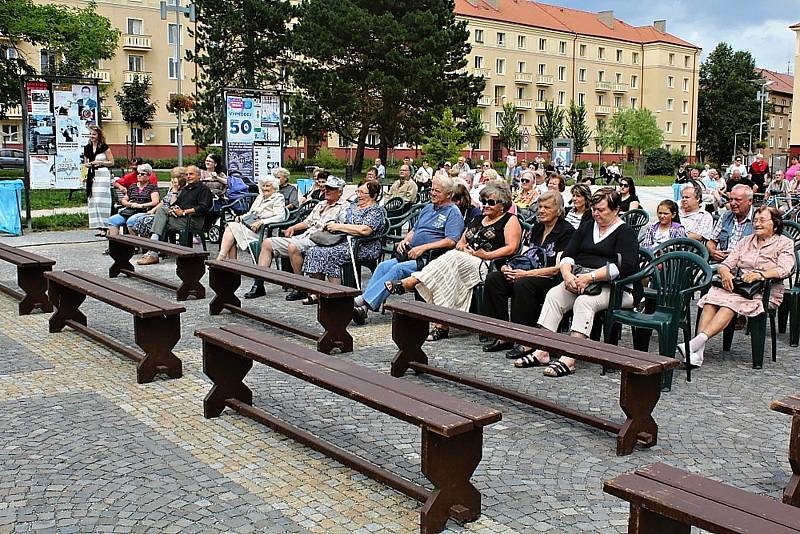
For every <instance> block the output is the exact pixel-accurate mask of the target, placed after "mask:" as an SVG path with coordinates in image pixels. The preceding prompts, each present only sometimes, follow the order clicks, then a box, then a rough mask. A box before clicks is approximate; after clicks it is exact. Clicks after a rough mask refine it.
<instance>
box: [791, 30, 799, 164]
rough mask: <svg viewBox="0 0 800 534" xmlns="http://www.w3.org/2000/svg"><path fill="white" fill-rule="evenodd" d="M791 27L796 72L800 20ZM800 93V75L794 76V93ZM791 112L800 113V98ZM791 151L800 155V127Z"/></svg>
mask: <svg viewBox="0 0 800 534" xmlns="http://www.w3.org/2000/svg"><path fill="white" fill-rule="evenodd" d="M789 29H791V30H794V34H795V36H794V43H795V44H794V72H797V67H798V66H800V22H798V23H797V24H793V25H792V26H789ZM792 94H798V95H800V76H795V77H794V84H793V93H792ZM791 114H792V115H794V116H795V117H797V116H799V115H798V114H800V98H798V99H797V100H792V106H791ZM789 152H790V154H791V155H792V156H798V157H800V128H795V129H794V130H793V131H792V132H791V134H790V137H789Z"/></svg>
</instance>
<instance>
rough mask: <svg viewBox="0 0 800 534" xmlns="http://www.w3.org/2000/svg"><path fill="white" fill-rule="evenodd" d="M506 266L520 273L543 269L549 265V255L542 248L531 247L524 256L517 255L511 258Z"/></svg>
mask: <svg viewBox="0 0 800 534" xmlns="http://www.w3.org/2000/svg"><path fill="white" fill-rule="evenodd" d="M506 265H508V266H509V267H510V268H512V269H515V270H520V271H532V270H533V269H541V268H542V267H544V266H545V265H547V253H546V252H545V250H544V249H543V248H542V247H539V246H531V247H530V248H529V249H528V250H526V251H525V252H524V253H523V254H517V255H515V256H512V257H511V258H509V260H508V261H507V262H506Z"/></svg>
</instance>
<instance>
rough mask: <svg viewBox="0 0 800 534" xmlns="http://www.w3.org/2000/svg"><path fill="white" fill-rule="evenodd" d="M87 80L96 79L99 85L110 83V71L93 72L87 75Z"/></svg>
mask: <svg viewBox="0 0 800 534" xmlns="http://www.w3.org/2000/svg"><path fill="white" fill-rule="evenodd" d="M89 78H97V79H98V80H100V83H101V84H107V83H111V71H110V70H108V69H100V70H95V71H92V72H90V73H89Z"/></svg>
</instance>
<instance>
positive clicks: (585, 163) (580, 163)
mask: <svg viewBox="0 0 800 534" xmlns="http://www.w3.org/2000/svg"><path fill="white" fill-rule="evenodd" d="M592 165H594V164H592ZM575 167H576V168H577V169H579V170H585V169H588V168H589V161H588V160H585V159H582V160H578V163H577V164H576V165H575Z"/></svg>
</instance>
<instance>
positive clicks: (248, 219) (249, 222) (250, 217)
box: [239, 213, 261, 232]
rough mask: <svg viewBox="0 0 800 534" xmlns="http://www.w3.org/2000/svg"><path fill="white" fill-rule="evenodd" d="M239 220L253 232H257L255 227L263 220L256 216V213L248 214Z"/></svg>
mask: <svg viewBox="0 0 800 534" xmlns="http://www.w3.org/2000/svg"><path fill="white" fill-rule="evenodd" d="M239 220H240V221H241V223H242V224H243V225H245V226H246V227H247V228H248V229H250V230H251V231H253V232H255V230H253V225H254V224H255V223H256V222H257V221H260V220H261V218H260V217H259V216H258V215H256V214H255V213H246V214H244V215H242V218H241V219H239Z"/></svg>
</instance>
